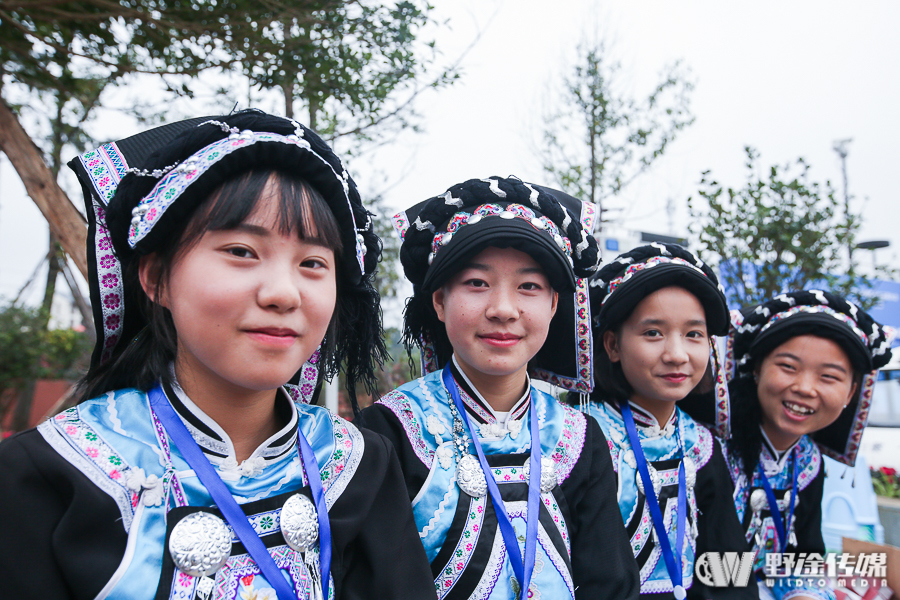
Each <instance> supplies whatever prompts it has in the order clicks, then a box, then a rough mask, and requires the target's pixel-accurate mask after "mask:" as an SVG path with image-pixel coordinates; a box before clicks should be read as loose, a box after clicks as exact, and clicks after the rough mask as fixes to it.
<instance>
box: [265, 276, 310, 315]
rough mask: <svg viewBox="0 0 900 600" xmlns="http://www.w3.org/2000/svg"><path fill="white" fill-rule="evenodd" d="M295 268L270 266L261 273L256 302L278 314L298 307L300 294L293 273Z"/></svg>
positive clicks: (297, 282)
mask: <svg viewBox="0 0 900 600" xmlns="http://www.w3.org/2000/svg"><path fill="white" fill-rule="evenodd" d="M295 271H296V268H295V267H294V266H293V265H289V266H287V267H286V266H281V265H279V266H271V267H270V268H269V269H266V270H265V272H264V273H261V274H260V275H261V280H260V282H259V287H258V291H257V302H258V303H259V305H260V306H261V307H263V308H265V309H269V310H275V311H276V312H279V313H285V312H290V311H292V310H295V309H297V308H299V307H300V304H301V297H302V294H301V293H300V285H299V281H298V280H297V275H296V273H295Z"/></svg>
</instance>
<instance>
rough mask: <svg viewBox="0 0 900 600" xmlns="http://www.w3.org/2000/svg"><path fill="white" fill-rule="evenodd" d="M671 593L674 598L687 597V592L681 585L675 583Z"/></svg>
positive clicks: (677, 599)
mask: <svg viewBox="0 0 900 600" xmlns="http://www.w3.org/2000/svg"><path fill="white" fill-rule="evenodd" d="M672 593H673V595H674V596H675V600H684V599H685V598H687V592H686V591H685V590H684V586H682V585H676V586H675V589H673V590H672Z"/></svg>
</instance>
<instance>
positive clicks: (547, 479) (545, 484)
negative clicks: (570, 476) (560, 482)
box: [523, 456, 557, 494]
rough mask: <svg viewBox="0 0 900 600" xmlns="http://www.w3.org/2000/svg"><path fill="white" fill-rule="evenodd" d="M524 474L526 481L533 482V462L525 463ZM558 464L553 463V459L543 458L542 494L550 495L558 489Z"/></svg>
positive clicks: (527, 461)
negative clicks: (554, 489)
mask: <svg viewBox="0 0 900 600" xmlns="http://www.w3.org/2000/svg"><path fill="white" fill-rule="evenodd" d="M523 472H524V474H525V481H531V460H530V459H529V460H526V461H525V467H524V468H523ZM556 484H557V480H556V463H555V462H553V459H552V458H547V457H546V456H542V457H541V493H542V494H546V493H549V492H550V491H551V490H552V489H553V488H555V487H556Z"/></svg>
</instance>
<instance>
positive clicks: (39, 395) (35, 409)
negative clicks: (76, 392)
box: [2, 379, 72, 435]
mask: <svg viewBox="0 0 900 600" xmlns="http://www.w3.org/2000/svg"><path fill="white" fill-rule="evenodd" d="M70 387H72V382H71V381H65V380H62V379H39V380H38V381H37V383H36V384H35V386H34V401H33V402H32V404H31V415H29V417H28V426H29V427H34V426H35V425H38V424H39V423H40V422H41V421H43V420H44V419H45V418H46V417H48V416H49V413H50V411H51V410H53V407H55V406H56V403H57V402H59V399H60V398H62V397H63V395H64V394H65V393H66V392H68V391H69V388H70ZM13 411H14V409H11V410H9V412H8V413H7V414H6V420H5V422H4V423H3V427H2V429H3V430H4V431H6V430H7V429H8V428H9V427H10V425H11V421H12V414H13ZM4 435H6V434H4Z"/></svg>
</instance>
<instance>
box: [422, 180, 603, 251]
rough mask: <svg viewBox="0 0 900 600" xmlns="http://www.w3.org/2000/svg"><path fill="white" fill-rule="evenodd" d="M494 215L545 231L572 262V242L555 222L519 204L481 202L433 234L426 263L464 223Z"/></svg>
mask: <svg viewBox="0 0 900 600" xmlns="http://www.w3.org/2000/svg"><path fill="white" fill-rule="evenodd" d="M491 181H493V180H491ZM448 194H449V192H448ZM448 203H449V202H448ZM495 216H496V217H500V218H501V219H522V220H524V221H526V222H528V223H529V224H530V225H531V226H532V227H534V228H535V229H536V230H538V231H546V232H547V234H548V235H549V236H550V237H551V238H552V239H553V241H554V243H556V245H557V247H558V248H559V249H560V251H561V252H562V253H563V254H565V256H566V258H567V259H569V264H570V265H571V264H572V243H571V242H570V241H569V238H567V237H565V236H563V235H560V233H559V228H558V227H557V226H556V223H554V222H553V221H551V220H550V219H548V218H547V217H545V216H543V215H541V216H537V215H536V214H535V212H534V211H533V210H531V209H529V208H527V207H525V206H522V205H521V204H510V205H509V206H507V207H506V208H504V207H502V206H500V205H499V204H482V205H481V206H479V207H477V208H476V209H475V210H473V211H472V212H471V213H467V212H458V213H456V214H455V215H453V218H452V219H450V222H449V223H448V224H447V231H446V232H445V233H438V234H436V235H435V236H434V241H432V243H431V254H429V255H428V264H431V263H432V261H434V257H435V256H437V253H438V251H439V250H440V249H441V248H442V247H444V246H446V245H447V244H449V243H450V241H451V240H452V239H453V235H454V234H455V233H456V232H457V231H458V230H459V229H461V228H462V227H464V226H466V225H476V224H478V223H480V222H481V221H482V220H483V219H484V218H486V217H495ZM423 228H424V224H423ZM582 231H583V230H582ZM585 243H586V242H585Z"/></svg>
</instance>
